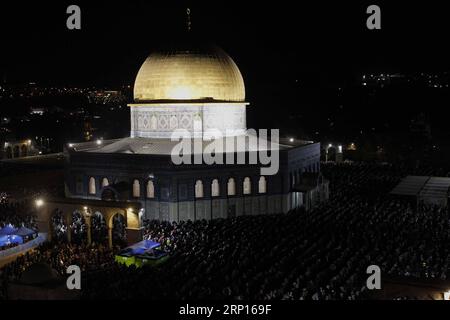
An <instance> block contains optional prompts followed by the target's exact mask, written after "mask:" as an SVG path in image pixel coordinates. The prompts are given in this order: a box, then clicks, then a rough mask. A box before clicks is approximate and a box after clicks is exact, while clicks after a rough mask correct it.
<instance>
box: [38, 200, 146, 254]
mask: <svg viewBox="0 0 450 320" xmlns="http://www.w3.org/2000/svg"><path fill="white" fill-rule="evenodd" d="M142 214H143V212H142V209H141V205H140V203H138V202H105V201H99V200H78V199H63V200H47V201H45V200H44V204H43V205H42V206H40V207H39V208H38V210H37V224H38V229H39V232H46V233H47V234H48V238H49V240H53V239H56V240H63V239H64V240H66V241H68V242H73V241H76V239H75V238H74V235H75V232H74V231H77V232H76V235H81V236H82V239H85V241H86V242H87V243H88V244H90V243H92V241H96V242H98V241H102V240H103V241H106V240H107V241H108V245H109V247H112V246H113V244H114V240H115V236H114V234H115V233H114V228H115V225H117V224H119V222H120V224H121V227H120V228H119V227H117V230H119V229H121V230H122V234H123V238H122V240H124V241H126V242H127V243H128V244H131V243H135V242H138V241H140V240H142V219H141V215H142ZM74 217H75V219H74ZM55 227H57V228H58V230H55V229H56V228H55ZM75 228H78V229H75ZM102 230H103V231H102ZM80 231H82V232H81V233H80ZM96 232H100V234H96ZM103 236H105V237H103Z"/></svg>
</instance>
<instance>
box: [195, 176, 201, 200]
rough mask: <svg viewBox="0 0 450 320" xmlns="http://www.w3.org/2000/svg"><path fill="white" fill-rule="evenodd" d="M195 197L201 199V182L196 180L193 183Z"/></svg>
mask: <svg viewBox="0 0 450 320" xmlns="http://www.w3.org/2000/svg"><path fill="white" fill-rule="evenodd" d="M195 197H196V198H203V182H202V180H197V182H196V183H195Z"/></svg>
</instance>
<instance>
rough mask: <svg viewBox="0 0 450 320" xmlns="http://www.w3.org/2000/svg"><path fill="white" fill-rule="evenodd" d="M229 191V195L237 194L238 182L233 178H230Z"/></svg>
mask: <svg viewBox="0 0 450 320" xmlns="http://www.w3.org/2000/svg"><path fill="white" fill-rule="evenodd" d="M227 193H228V195H229V196H235V195H236V183H235V182H234V179H233V178H230V179H228V184H227Z"/></svg>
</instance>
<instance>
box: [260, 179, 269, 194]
mask: <svg viewBox="0 0 450 320" xmlns="http://www.w3.org/2000/svg"><path fill="white" fill-rule="evenodd" d="M258 192H259V193H266V192H267V181H266V177H264V176H261V177H260V178H259V182H258Z"/></svg>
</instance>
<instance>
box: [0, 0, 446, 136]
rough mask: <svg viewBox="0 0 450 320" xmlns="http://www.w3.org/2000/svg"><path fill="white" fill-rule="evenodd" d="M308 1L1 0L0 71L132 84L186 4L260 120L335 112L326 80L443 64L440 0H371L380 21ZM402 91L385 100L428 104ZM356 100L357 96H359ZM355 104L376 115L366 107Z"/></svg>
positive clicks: (51, 80) (355, 7)
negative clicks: (231, 64) (70, 10)
mask: <svg viewBox="0 0 450 320" xmlns="http://www.w3.org/2000/svg"><path fill="white" fill-rule="evenodd" d="M393 2H395V4H394V3H393ZM313 3H314V4H305V3H304V2H303V1H285V2H282V1H275V2H268V3H264V2H256V1H243V0H240V1H226V2H224V1H223V2H222V1H204V2H201V1H151V0H147V1H143V0H140V1H132V0H129V1H70V2H69V1H33V2H32V1H15V2H14V3H13V4H8V5H6V4H5V2H4V1H3V2H1V4H0V8H1V9H0V10H1V11H0V27H1V30H2V37H1V40H0V41H1V50H0V76H2V77H3V79H6V80H7V81H8V82H10V83H27V82H30V81H34V82H38V83H43V84H55V85H59V84H67V85H96V86H100V87H101V86H111V85H113V86H116V85H123V84H131V85H132V84H133V81H134V78H135V76H136V74H137V71H138V69H139V67H140V65H141V64H142V62H143V61H144V60H145V58H146V57H147V55H148V53H149V52H150V51H151V50H152V48H154V47H156V46H158V45H159V44H161V43H162V42H166V41H168V40H173V39H177V38H179V37H183V36H184V35H185V32H186V7H188V6H189V7H190V8H191V11H192V28H193V33H194V34H195V35H196V36H198V37H200V38H201V39H205V41H208V42H214V43H216V44H218V45H219V46H221V47H222V48H223V49H224V50H225V51H226V52H228V53H229V54H230V56H231V57H232V58H233V59H234V60H235V62H236V63H237V65H238V66H239V68H240V70H241V72H242V74H243V76H244V80H245V84H246V93H247V100H248V101H250V102H251V105H253V106H257V108H249V109H248V112H249V116H248V118H249V121H250V123H249V125H250V126H252V125H254V124H253V123H252V119H256V118H257V117H256V116H255V114H257V116H258V117H259V118H260V119H262V118H264V117H265V118H266V120H263V121H262V122H261V121H260V122H259V123H257V124H256V126H263V127H264V126H267V125H270V126H271V127H273V125H275V126H282V125H283V124H284V119H285V118H284V117H285V115H287V114H288V113H293V112H297V111H296V110H312V112H314V110H318V111H317V117H318V120H317V121H323V120H326V119H327V117H328V116H327V112H328V111H327V109H326V108H327V106H328V108H329V109H328V110H329V111H330V114H333V112H334V109H333V108H336V106H337V105H338V104H339V103H340V102H339V101H338V100H336V99H334V98H328V97H331V96H330V94H329V91H326V90H328V89H327V88H336V87H337V86H343V87H346V86H347V85H349V84H351V83H352V82H354V81H355V80H356V79H361V78H360V77H361V74H362V73H363V72H366V71H368V72H371V71H373V72H377V71H379V72H409V71H412V72H418V71H450V62H449V61H450V59H449V57H450V52H449V51H450V49H449V47H450V46H449V45H448V39H449V36H448V35H449V30H450V23H449V22H448V21H449V19H448V16H447V15H448V12H447V11H446V7H445V6H444V4H443V2H441V3H437V2H433V1H427V2H426V3H425V2H424V3H421V4H417V3H414V2H411V1H390V3H384V2H383V3H382V2H376V4H378V5H379V6H380V7H381V11H382V30H375V31H373V30H368V29H367V28H366V19H367V16H368V15H367V14H366V8H367V6H368V5H370V4H373V3H374V2H372V1H363V2H359V3H356V2H355V1H339V3H336V1H333V2H332V1H329V2H328V3H327V2H323V1H320V2H319V1H314V2H313ZM70 4H78V5H79V6H80V7H81V10H82V30H80V31H69V30H67V28H66V19H67V16H68V15H67V14H66V8H67V6H68V5H70ZM296 80H298V82H296ZM324 88H325V89H324ZM400 98H401V97H400ZM332 99H334V100H332ZM338 99H339V98H338ZM408 99H409V100H403V101H402V100H400V101H394V100H392V99H390V100H392V101H393V102H392V103H393V105H392V106H391V105H388V104H386V109H387V110H389V111H390V110H392V107H397V106H401V107H402V108H403V107H404V106H402V105H401V104H402V103H404V104H405V106H406V107H408V106H409V105H410V104H414V103H416V104H417V108H423V107H424V104H423V103H422V102H420V101H421V100H420V99H418V98H417V97H415V96H413V95H409V98H408ZM328 100H329V101H328ZM387 100H388V101H389V99H387ZM422 100H424V101H429V98H428V97H427V96H425V97H422ZM435 100H436V102H432V103H431V104H432V105H434V106H436V108H437V110H440V108H441V106H442V105H447V102H446V101H444V100H443V99H441V98H440V97H437V98H436V99H435ZM351 103H352V104H353V105H354V106H356V107H358V105H359V101H358V100H357V99H353V102H351ZM383 103H384V102H383ZM299 107H301V108H299ZM356 107H355V108H356ZM425 107H426V108H428V106H425ZM283 108H285V110H287V113H284V114H283V115H282V116H280V117H279V120H278V121H279V122H278V123H277V122H275V123H274V122H273V121H272V120H273V119H274V118H273V113H272V110H274V109H275V110H277V111H278V110H282V109H283ZM261 110H265V111H266V112H265V114H264V115H262V113H261V112H260V111H261ZM398 110H399V111H401V110H400V109H398ZM372 112H373V115H374V116H380V115H379V114H380V112H378V111H377V110H376V109H374V110H373V111H372ZM281 113H282V112H281ZM360 115H361V117H362V118H361V119H369V120H370V119H373V121H374V122H377V123H379V121H381V120H383V119H381V120H379V119H378V118H375V117H372V116H371V115H368V114H367V111H366V110H362V111H361V114H360ZM304 117H305V119H311V120H312V119H313V118H312V116H307V115H304ZM307 117H311V118H307ZM358 121H359V120H358ZM306 123H312V122H311V121H306ZM314 126H315V124H314ZM368 126H372V124H368ZM311 130H313V131H314V130H316V129H315V128H311Z"/></svg>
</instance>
